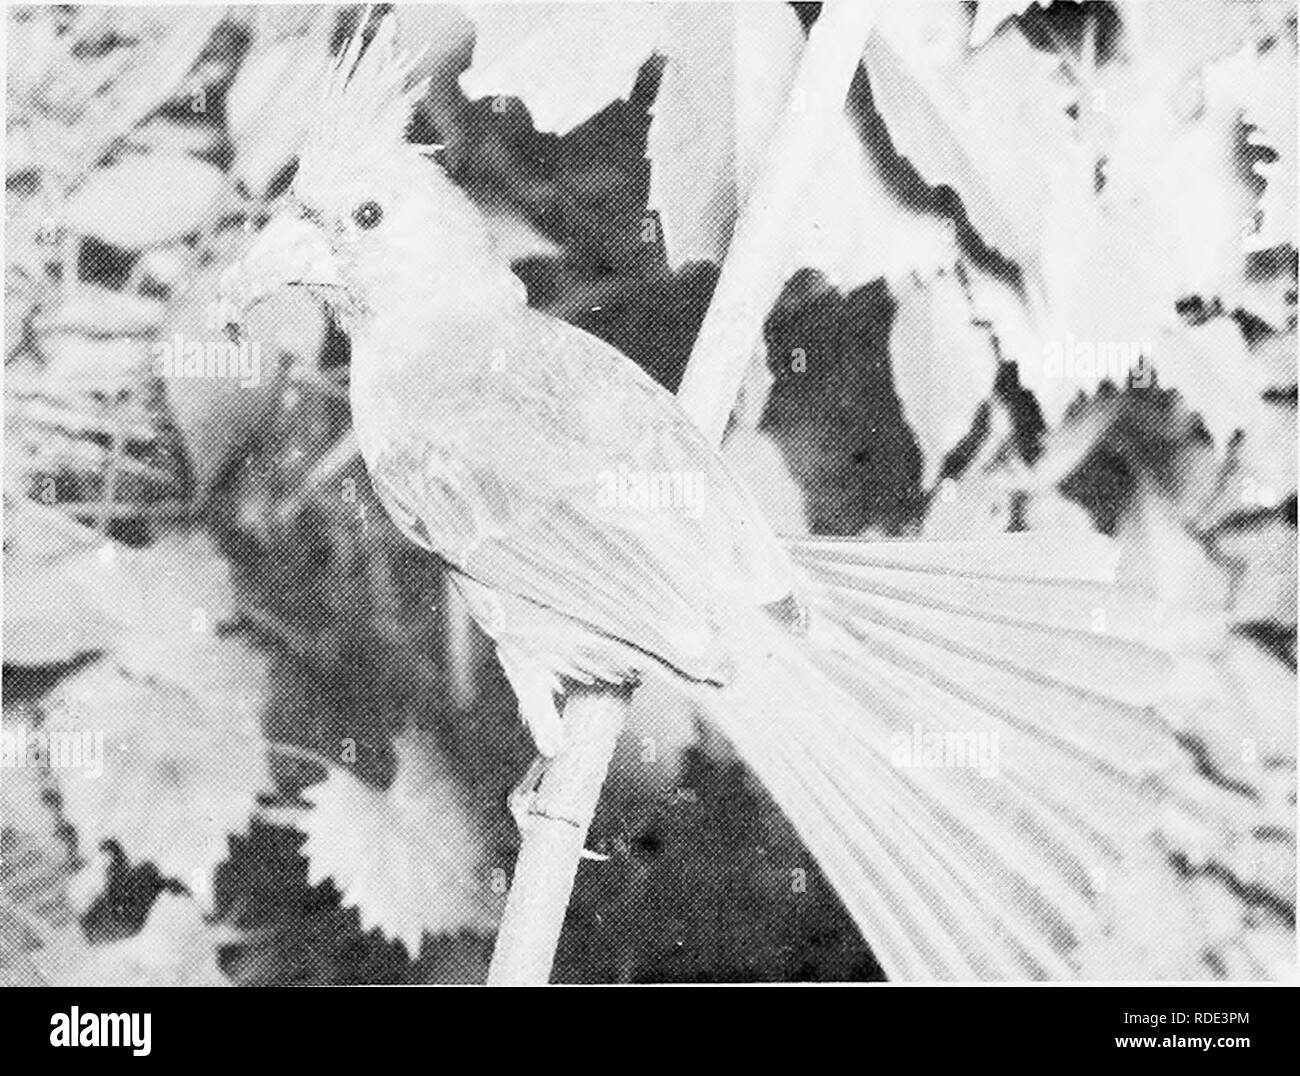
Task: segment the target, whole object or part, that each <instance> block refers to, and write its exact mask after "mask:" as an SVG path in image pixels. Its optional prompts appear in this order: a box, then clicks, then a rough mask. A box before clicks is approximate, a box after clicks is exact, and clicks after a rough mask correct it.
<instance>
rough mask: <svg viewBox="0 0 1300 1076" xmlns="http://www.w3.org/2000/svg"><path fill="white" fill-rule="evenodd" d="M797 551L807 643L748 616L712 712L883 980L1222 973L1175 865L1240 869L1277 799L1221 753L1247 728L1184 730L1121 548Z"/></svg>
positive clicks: (710, 701) (1033, 541)
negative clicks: (1115, 580)
mask: <svg viewBox="0 0 1300 1076" xmlns="http://www.w3.org/2000/svg"><path fill="white" fill-rule="evenodd" d="M791 552H792V555H793V556H794V558H795V560H796V562H798V563H799V564H800V565H801V566H802V567H803V569H804V570H805V573H806V574H807V576H808V577H809V579H810V581H811V583H812V591H813V594H812V598H811V606H812V609H811V618H810V620H811V622H810V630H809V633H808V635H807V637H806V638H798V637H795V636H792V635H791V634H790V633H789V632H788V631H786V630H785V629H783V628H782V627H781V626H779V625H777V624H776V623H775V622H773V623H770V624H768V623H764V624H760V625H755V624H753V623H752V622H747V623H746V625H745V627H744V632H745V643H744V649H743V653H744V655H745V656H744V658H743V659H742V660H741V661H740V663H739V666H738V671H737V675H736V677H735V680H734V681H733V682H732V683H731V684H730V685H729V686H728V687H727V688H726V689H724V690H722V691H716V689H715V690H714V694H713V696H712V697H709V696H708V693H707V692H705V691H703V690H702V691H701V701H702V702H703V703H704V704H705V705H706V706H707V707H708V709H709V710H710V712H711V714H712V716H713V717H714V718H715V720H716V721H717V722H718V723H719V725H720V727H721V729H722V730H723V731H724V732H725V733H726V734H727V736H728V737H729V738H730V739H731V741H732V742H733V743H734V745H735V747H736V749H737V751H738V752H739V753H740V755H741V757H743V758H744V759H745V761H746V762H747V763H748V764H749V765H750V766H751V767H752V769H753V770H754V771H755V773H756V774H757V776H758V777H759V778H760V780H762V781H763V782H764V784H765V785H766V786H767V787H768V789H769V790H770V791H771V793H772V794H773V797H774V798H775V800H776V801H777V803H778V804H779V805H780V806H781V807H782V809H783V810H784V811H785V812H786V814H787V815H788V816H789V818H790V819H791V821H792V822H793V823H794V825H795V827H796V829H797V830H798V831H799V833H800V836H801V837H802V839H803V840H804V842H805V844H806V845H807V846H808V848H809V851H810V852H811V853H812V854H813V855H814V857H815V858H816V859H817V861H818V864H819V866H820V867H821V869H822V871H823V872H824V874H825V875H826V876H827V878H828V879H829V880H830V882H831V883H832V884H833V885H834V886H835V888H836V889H837V891H838V892H839V894H840V897H841V899H842V900H843V902H844V904H845V906H846V908H847V909H848V911H849V913H850V914H851V915H852V917H853V918H854V920H855V921H856V923H857V924H858V927H859V929H860V930H861V931H862V933H863V936H864V938H866V940H867V941H868V942H869V944H871V946H872V947H873V949H874V951H875V953H876V955H877V958H878V959H879V960H880V962H881V964H882V966H883V967H884V968H885V970H886V973H887V974H888V975H889V976H890V977H891V978H898V979H904V980H907V979H912V980H932V979H939V980H976V979H981V980H982V979H1068V978H1080V977H1084V978H1120V977H1140V978H1156V977H1172V978H1202V977H1207V976H1209V975H1210V974H1212V973H1213V969H1212V968H1207V967H1204V966H1198V965H1197V957H1198V954H1197V953H1196V952H1195V951H1194V946H1195V939H1194V938H1189V937H1187V936H1185V935H1186V934H1188V933H1189V932H1191V933H1196V932H1197V931H1202V928H1203V926H1204V924H1199V923H1195V922H1190V921H1182V920H1180V919H1179V914H1180V910H1179V909H1180V908H1181V907H1182V906H1181V905H1180V906H1179V908H1176V907H1174V906H1172V902H1173V901H1175V900H1176V899H1177V893H1176V890H1177V888H1178V886H1179V885H1180V878H1179V872H1178V870H1177V869H1176V864H1178V863H1182V864H1183V865H1184V868H1185V867H1186V864H1187V863H1188V862H1195V863H1205V862H1207V861H1208V860H1209V859H1212V858H1213V857H1214V856H1215V855H1218V854H1223V855H1225V856H1227V855H1228V854H1229V853H1230V851H1231V848H1232V845H1233V842H1234V840H1235V838H1236V835H1239V834H1241V833H1248V832H1249V831H1250V828H1251V825H1252V823H1251V818H1252V817H1253V812H1254V811H1255V808H1256V802H1255V801H1256V799H1257V795H1256V792H1255V790H1254V789H1253V788H1252V787H1251V786H1250V784H1249V783H1248V781H1246V780H1245V779H1244V778H1243V777H1242V776H1241V775H1234V774H1232V773H1229V772H1226V771H1224V770H1222V769H1220V768H1216V767H1217V764H1216V767H1212V766H1210V764H1209V763H1207V761H1206V760H1207V757H1210V755H1211V754H1214V755H1215V757H1220V755H1221V754H1222V753H1217V752H1211V751H1210V750H1209V747H1207V743H1206V737H1207V736H1210V735H1214V734H1217V733H1218V732H1220V731H1226V730H1223V729H1219V730H1216V729H1210V730H1209V731H1207V729H1205V728H1193V727H1189V726H1188V725H1187V724H1186V723H1184V722H1182V721H1181V718H1183V717H1185V716H1186V715H1187V713H1190V712H1195V711H1194V708H1189V707H1180V705H1179V700H1178V698H1177V692H1176V691H1175V692H1173V693H1171V692H1170V685H1171V683H1172V684H1174V685H1175V686H1176V684H1177V678H1173V679H1172V680H1171V676H1170V674H1171V672H1173V671H1174V669H1175V665H1174V664H1173V662H1172V661H1171V658H1170V656H1169V654H1168V652H1167V647H1165V646H1163V645H1160V643H1159V640H1160V639H1161V637H1162V633H1163V635H1165V636H1167V635H1168V634H1169V633H1168V630H1167V629H1166V628H1165V627H1164V626H1163V625H1162V624H1161V622H1160V620H1159V618H1158V617H1154V616H1153V615H1152V614H1151V613H1150V612H1149V611H1145V610H1143V609H1140V608H1137V607H1133V606H1126V605H1124V604H1122V603H1121V602H1120V601H1118V600H1117V598H1116V597H1115V595H1114V594H1113V593H1112V591H1111V590H1110V588H1108V587H1106V586H1105V585H1104V583H1103V581H1104V580H1105V579H1107V578H1108V577H1109V574H1110V571H1111V569H1112V568H1113V560H1112V559H1111V557H1110V555H1109V554H1108V552H1107V545H1106V543H1105V542H1104V540H1100V541H1098V542H1097V543H1085V544H1084V545H1079V544H1077V543H1076V545H1075V546H1074V547H1073V549H1072V550H1063V549H1062V548H1061V543H1060V540H1059V538H1058V537H1054V538H1053V539H1052V540H1051V541H1050V542H1044V541H1043V540H1042V539H1041V538H1040V537H1039V536H1034V535H1023V536H1021V535H1014V536H1008V537H1007V539H1006V540H1005V541H1001V540H1000V541H995V542H991V543H990V542H981V543H970V544H965V543H959V544H948V543H945V544H942V545H940V544H924V543H915V544H914V543H908V544H902V543H899V544H893V543H881V544H866V543H859V542H844V541H835V540H821V539H810V540H805V541H801V542H798V543H796V544H795V545H793V546H792V547H791ZM1183 634H1184V635H1185V636H1186V635H1187V634H1189V633H1187V632H1184V633H1183ZM1190 634H1193V635H1196V636H1198V637H1199V638H1198V639H1197V640H1189V639H1187V638H1184V639H1182V640H1180V645H1181V646H1183V647H1186V646H1187V645H1191V643H1192V642H1198V643H1199V644H1200V645H1205V643H1206V636H1207V635H1210V634H1212V633H1211V632H1209V631H1208V630H1207V631H1197V632H1193V633H1190ZM1251 731H1252V730H1250V729H1243V728H1236V729H1235V730H1234V731H1233V735H1235V736H1236V737H1237V738H1238V742H1239V741H1240V737H1243V736H1247V735H1250V734H1251ZM1274 731H1276V730H1274ZM1226 754H1227V756H1231V755H1233V754H1239V752H1228V753H1226ZM1292 854H1294V846H1292ZM1180 857H1181V858H1180ZM1184 873H1185V870H1184ZM1183 904H1184V905H1185V904H1186V901H1183ZM1188 914H1192V913H1188ZM1187 918H1188V916H1187V915H1184V916H1183V919H1184V920H1186V919H1187ZM1192 918H1194V915H1192ZM1291 927H1292V929H1293V928H1294V908H1293V906H1292V911H1291ZM1259 974H1261V975H1264V974H1266V972H1265V971H1263V970H1260V971H1259Z"/></svg>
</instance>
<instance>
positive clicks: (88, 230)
mask: <svg viewBox="0 0 1300 1076" xmlns="http://www.w3.org/2000/svg"><path fill="white" fill-rule="evenodd" d="M224 184H225V177H224V176H223V175H222V173H221V172H220V171H219V170H218V169H217V168H215V167H214V166H213V165H210V164H208V163H207V162H206V161H201V160H199V159H198V158H197V157H191V156H189V155H188V154H184V153H148V154H136V155H134V156H130V157H127V158H125V159H124V160H122V161H120V162H118V163H116V164H112V165H109V166H108V167H106V168H101V169H99V170H97V171H95V172H92V173H91V174H90V178H89V179H87V180H86V182H85V183H83V184H82V185H81V186H80V187H79V188H78V189H77V190H76V191H75V192H74V193H73V194H72V195H71V196H70V197H69V199H68V202H67V205H66V207H65V216H64V218H63V223H64V224H65V225H66V226H67V227H69V228H71V229H72V230H73V231H74V232H76V233H78V234H80V235H89V236H94V237H95V238H96V239H100V240H103V241H104V242H105V243H109V244H111V245H113V246H116V247H121V248H123V249H124V250H139V249H141V248H143V247H151V246H157V245H158V244H161V243H166V242H169V241H170V240H173V239H179V238H181V237H182V236H185V235H189V234H190V233H191V232H196V231H198V230H199V229H200V228H201V227H202V226H203V225H204V224H205V223H206V221H207V220H208V216H209V211H210V209H211V207H212V205H213V203H214V202H215V201H216V200H217V196H218V195H219V194H220V193H221V190H222V188H223V186H224Z"/></svg>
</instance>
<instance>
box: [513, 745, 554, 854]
mask: <svg viewBox="0 0 1300 1076" xmlns="http://www.w3.org/2000/svg"><path fill="white" fill-rule="evenodd" d="M549 764H550V759H548V758H546V756H544V755H538V756H537V757H536V758H534V759H533V761H532V762H530V763H529V764H528V769H527V770H525V771H524V775H523V777H521V778H520V779H519V783H518V784H517V785H515V787H514V789H513V790H512V791H511V793H510V801H509V802H510V814H511V815H512V816H513V817H514V820H515V828H516V829H518V830H519V833H520V836H522V835H523V834H525V833H527V832H528V823H529V820H530V816H531V815H534V814H541V813H542V812H541V811H540V810H538V809H537V808H538V792H539V790H540V789H541V786H542V778H544V777H545V776H546V768H547V766H548V765H549Z"/></svg>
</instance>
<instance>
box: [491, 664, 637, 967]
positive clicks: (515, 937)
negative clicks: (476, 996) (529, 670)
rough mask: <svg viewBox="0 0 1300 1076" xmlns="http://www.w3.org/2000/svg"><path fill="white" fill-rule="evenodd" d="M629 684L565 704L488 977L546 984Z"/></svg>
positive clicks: (585, 693) (591, 691) (579, 695)
mask: <svg viewBox="0 0 1300 1076" xmlns="http://www.w3.org/2000/svg"><path fill="white" fill-rule="evenodd" d="M631 701H632V692H631V689H630V688H626V687H610V686H604V687H597V688H580V689H577V690H574V691H572V692H570V694H569V696H568V698H567V699H566V700H565V704H564V749H563V750H562V751H561V752H560V753H559V754H558V755H557V756H556V757H555V759H554V760H553V761H552V762H551V763H550V765H549V766H548V767H547V770H546V775H545V776H544V777H543V778H542V783H541V786H540V788H539V789H538V791H537V794H536V795H535V796H534V798H533V804H532V806H531V808H530V809H529V811H528V816H527V823H526V825H525V828H524V834H523V837H524V841H523V846H522V847H521V848H520V850H519V859H518V861H517V862H516V863H515V876H514V880H513V882H512V883H511V886H510V895H509V897H507V898H506V908H505V913H504V915H503V916H502V919H501V929H500V930H499V931H498V933H497V943H496V949H495V950H494V951H493V953H492V964H491V967H490V968H489V969H488V982H489V983H490V984H493V985H497V986H507V985H509V986H526V985H540V984H544V983H546V982H547V981H548V980H549V979H550V976H551V965H552V964H553V963H554V960H555V950H556V947H557V945H558V944H559V940H560V930H561V928H562V927H563V926H564V915H565V912H566V911H567V910H568V907H569V897H570V896H571V895H572V893H573V882H574V879H575V878H576V876H577V873H578V863H579V861H580V859H581V857H582V848H583V845H584V843H585V842H586V840H587V829H588V827H589V826H590V825H591V818H592V815H594V814H595V813H596V803H597V802H598V801H599V799H600V789H601V786H602V785H603V784H604V783H605V772H606V771H607V770H608V769H609V761H610V759H611V758H612V757H613V755H614V747H615V746H616V745H617V743H618V737H619V734H620V733H621V732H622V731H623V724H624V722H625V721H626V719H627V712H628V709H629V707H630V706H631Z"/></svg>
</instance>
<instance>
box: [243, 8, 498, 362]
mask: <svg viewBox="0 0 1300 1076" xmlns="http://www.w3.org/2000/svg"><path fill="white" fill-rule="evenodd" d="M424 85H425V84H424V82H423V81H420V82H416V83H415V84H412V80H411V63H410V60H409V59H408V58H407V57H406V56H404V55H402V54H401V53H400V52H399V50H398V49H397V46H396V41H395V29H394V25H393V19H392V16H386V17H385V18H384V20H383V22H382V23H381V24H380V26H379V28H378V29H377V31H376V32H375V35H374V37H373V39H372V40H371V43H370V45H369V47H367V48H365V50H364V53H362V32H361V30H360V29H358V31H357V33H356V35H355V36H354V37H353V39H352V41H351V42H350V43H349V45H348V47H347V49H346V50H345V51H344V53H343V55H342V56H341V57H340V58H339V60H338V61H337V62H336V64H335V65H334V67H333V70H332V72H331V75H330V78H329V81H328V83H327V86H326V89H325V93H324V97H323V100H322V103H321V106H320V113H319V118H318V120H317V122H316V123H315V124H314V127H313V130H312V132H311V134H310V135H309V137H308V139H307V142H306V144H305V145H304V147H303V149H302V152H301V153H300V154H299V158H298V170H297V173H296V174H295V176H294V180H293V183H292V186H291V187H290V190H289V193H288V195H287V196H286V198H285V199H284V205H283V206H282V207H281V208H280V209H279V210H278V211H277V212H276V213H275V214H274V215H273V216H272V218H271V220H270V221H269V222H268V224H267V225H266V227H265V228H263V229H262V231H261V232H260V233H259V234H258V236H257V238H256V239H255V240H254V242H253V244H252V245H251V246H250V248H249V249H248V250H247V251H246V252H245V253H244V255H243V257H241V258H240V259H239V261H238V262H236V263H235V264H234V265H233V266H231V267H230V269H229V270H228V271H227V273H226V274H225V276H224V278H223V281H222V288H223V292H224V293H225V297H226V299H227V300H228V301H229V302H230V303H231V304H232V305H233V307H234V308H235V309H236V310H238V311H241V312H242V311H244V310H246V309H247V308H248V307H249V306H251V305H252V304H253V303H256V302H257V301H259V300H260V299H263V298H265V297H267V296H268V295H270V294H272V293H273V292H275V291H277V290H278V289H280V288H282V287H302V288H306V289H308V290H309V291H311V292H312V293H313V294H315V295H316V296H317V297H318V298H320V299H321V300H322V301H323V302H324V303H325V305H326V306H327V307H328V308H329V309H330V311H331V312H332V313H333V314H334V315H335V317H336V318H337V319H338V320H339V322H340V323H341V324H342V325H343V327H344V328H345V329H346V330H347V331H348V332H350V333H352V334H356V333H357V332H363V333H366V334H368V335H369V336H370V337H371V338H373V339H374V340H375V342H376V343H377V344H379V345H380V346H383V347H388V348H405V347H415V346H418V345H419V342H420V340H421V339H422V338H423V339H425V340H427V334H428V332H430V331H431V330H432V329H433V328H434V327H435V325H436V323H437V321H438V319H439V318H440V316H441V315H443V314H445V313H446V312H447V311H449V310H454V309H458V308H464V307H466V306H473V305H478V304H485V305H490V304H492V303H495V302H500V301H502V300H504V299H506V297H507V296H509V297H512V298H513V297H517V296H518V294H519V288H520V284H519V282H518V280H517V279H516V278H515V277H514V276H513V275H512V274H511V273H510V271H509V269H508V267H506V266H505V265H503V264H502V263H501V262H500V261H499V259H498V258H497V257H496V256H495V255H494V253H493V251H492V249H491V243H490V240H489V238H488V233H487V230H486V227H485V223H484V220H483V217H482V215H481V213H480V212H479V210H478V208H477V207H476V206H475V205H474V204H473V203H472V202H471V201H470V199H469V198H468V197H467V196H466V195H465V194H464V192H463V191H461V190H460V189H459V188H458V187H457V186H456V185H455V184H454V183H452V182H451V180H450V179H449V178H448V177H447V176H446V174H445V173H444V172H443V170H442V168H441V166H440V165H438V164H436V163H435V162H433V161H431V160H429V159H428V153H429V152H430V151H429V148H428V147H420V146H416V145H413V144H411V143H409V142H407V141H406V138H405V134H406V128H407V126H408V125H409V122H410V118H411V110H412V108H413V107H414V105H415V103H416V101H418V100H419V98H420V97H421V96H422V95H423V91H424Z"/></svg>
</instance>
